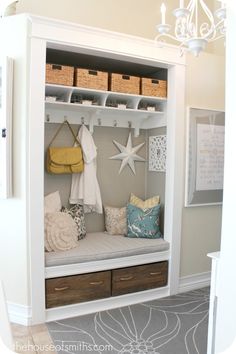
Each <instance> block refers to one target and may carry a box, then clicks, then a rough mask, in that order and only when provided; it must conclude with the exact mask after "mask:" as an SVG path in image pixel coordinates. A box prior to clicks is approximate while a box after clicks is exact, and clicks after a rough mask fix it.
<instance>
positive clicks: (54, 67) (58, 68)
mask: <svg viewBox="0 0 236 354" xmlns="http://www.w3.org/2000/svg"><path fill="white" fill-rule="evenodd" d="M52 70H62V66H61V65H57V64H52Z"/></svg>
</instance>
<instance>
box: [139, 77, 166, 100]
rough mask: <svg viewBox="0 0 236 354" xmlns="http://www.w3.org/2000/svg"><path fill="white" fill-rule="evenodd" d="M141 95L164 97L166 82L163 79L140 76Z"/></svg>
mask: <svg viewBox="0 0 236 354" xmlns="http://www.w3.org/2000/svg"><path fill="white" fill-rule="evenodd" d="M141 95H144V96H155V97H166V96H167V83H166V81H165V80H158V79H148V78H144V77H142V78H141Z"/></svg>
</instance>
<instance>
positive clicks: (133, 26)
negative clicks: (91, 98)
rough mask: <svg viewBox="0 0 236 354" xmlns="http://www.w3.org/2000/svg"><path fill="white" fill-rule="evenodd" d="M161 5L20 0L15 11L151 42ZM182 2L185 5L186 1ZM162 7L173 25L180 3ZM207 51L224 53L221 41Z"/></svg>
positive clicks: (211, 2)
mask: <svg viewBox="0 0 236 354" xmlns="http://www.w3.org/2000/svg"><path fill="white" fill-rule="evenodd" d="M162 2H163V0H147V1H143V0H120V1H119V2H117V3H116V2H115V1H111V0H100V1H97V0H86V1H84V0H69V1H66V0H49V1H48V0H20V1H19V3H18V4H17V12H18V13H22V12H29V13H32V14H37V15H40V16H47V17H53V18H57V19H61V20H65V21H72V22H77V23H81V24H83V25H88V26H94V27H100V28H104V29H108V30H111V31H117V32H123V33H128V34H132V35H135V36H140V37H145V38H151V39H153V38H155V37H156V35H157V32H156V30H155V26H156V25H157V24H159V23H160V21H161V15H160V6H161V4H162ZM205 2H206V4H207V5H208V6H209V8H210V9H212V10H213V9H215V8H218V7H219V4H218V2H216V1H215V0H205ZM185 3H186V4H187V0H185ZM116 4H117V6H116ZM165 4H166V7H167V13H166V21H167V23H169V24H173V21H174V19H175V17H174V16H173V14H172V12H173V10H174V9H175V8H177V7H178V6H179V0H165ZM202 14H203V13H202V12H200V15H202ZM202 18H203V19H204V16H202ZM169 42H170V40H169ZM172 43H174V44H176V42H172ZM206 50H207V51H209V52H213V51H214V52H216V53H218V54H223V53H224V44H223V41H221V43H220V42H218V43H217V45H215V44H210V45H209V46H208V48H207V49H206Z"/></svg>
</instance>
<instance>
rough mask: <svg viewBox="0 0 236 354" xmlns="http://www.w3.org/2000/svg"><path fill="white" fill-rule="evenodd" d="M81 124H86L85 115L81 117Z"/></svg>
mask: <svg viewBox="0 0 236 354" xmlns="http://www.w3.org/2000/svg"><path fill="white" fill-rule="evenodd" d="M81 124H82V125H84V117H81Z"/></svg>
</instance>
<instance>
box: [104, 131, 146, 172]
mask: <svg viewBox="0 0 236 354" xmlns="http://www.w3.org/2000/svg"><path fill="white" fill-rule="evenodd" d="M113 143H114V144H115V145H116V146H117V148H118V149H119V150H120V154H117V155H114V156H112V157H110V159H111V160H121V161H122V162H121V165H120V169H119V174H120V173H121V171H122V170H123V169H124V167H125V166H126V165H129V167H130V168H131V170H132V172H133V173H134V174H135V166H134V161H145V159H143V158H142V157H141V156H138V155H137V154H136V152H138V151H139V150H140V149H141V147H142V146H143V145H144V144H145V142H144V143H142V144H139V145H137V146H134V147H132V141H131V133H129V137H128V141H127V145H126V146H123V145H121V144H119V143H118V142H117V141H115V140H113Z"/></svg>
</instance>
